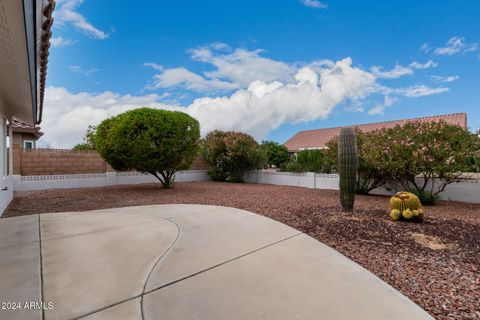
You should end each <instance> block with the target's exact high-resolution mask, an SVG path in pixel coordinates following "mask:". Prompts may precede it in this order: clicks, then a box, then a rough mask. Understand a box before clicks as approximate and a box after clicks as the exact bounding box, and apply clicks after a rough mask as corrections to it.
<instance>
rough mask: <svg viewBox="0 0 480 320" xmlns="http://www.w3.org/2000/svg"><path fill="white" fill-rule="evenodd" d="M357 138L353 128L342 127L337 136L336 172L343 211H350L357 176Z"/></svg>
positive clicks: (353, 199)
mask: <svg viewBox="0 0 480 320" xmlns="http://www.w3.org/2000/svg"><path fill="white" fill-rule="evenodd" d="M357 165H358V159H357V140H356V138H355V131H354V130H353V128H342V131H341V132H340V136H339V137H338V173H339V174H340V203H341V205H342V209H343V210H344V211H352V210H353V204H354V201H355V184H356V178H357Z"/></svg>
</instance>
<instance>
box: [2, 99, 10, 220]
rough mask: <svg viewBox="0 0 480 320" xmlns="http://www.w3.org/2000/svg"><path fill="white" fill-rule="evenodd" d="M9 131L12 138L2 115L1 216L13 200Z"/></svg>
mask: <svg viewBox="0 0 480 320" xmlns="http://www.w3.org/2000/svg"><path fill="white" fill-rule="evenodd" d="M0 103H1V102H0ZM7 130H9V133H8V135H9V136H10V137H12V131H11V128H9V129H8V128H7V125H6V118H5V117H4V116H3V115H1V114H0V216H1V215H2V213H3V211H4V210H5V209H6V208H7V206H8V204H9V203H10V201H12V199H13V179H12V169H13V168H12V160H13V158H12V148H11V147H10V145H11V142H7V137H6V134H7Z"/></svg>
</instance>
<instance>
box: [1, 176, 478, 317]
mask: <svg viewBox="0 0 480 320" xmlns="http://www.w3.org/2000/svg"><path fill="white" fill-rule="evenodd" d="M165 203H198V204H212V205H222V206H230V207H236V208H240V209H245V210H249V211H252V212H256V213H259V214H262V215H265V216H267V217H270V218H273V219H275V220H278V221H280V222H283V223H285V224H288V225H290V226H292V227H294V228H296V229H298V230H301V231H303V232H305V233H307V234H309V235H310V236H312V237H315V238H316V239H318V240H320V241H322V242H323V243H325V244H327V245H329V246H331V247H333V248H335V249H336V250H338V251H340V252H341V253H343V254H344V255H346V256H347V257H349V258H351V259H352V260H354V261H356V262H358V263H359V264H361V265H362V266H364V267H365V268H366V269H368V270H370V271H371V272H373V273H374V274H376V275H377V276H378V277H380V278H381V279H383V280H384V281H386V282H387V283H389V284H390V285H392V286H393V287H395V288H396V289H398V290H400V291H401V292H403V293H404V294H405V295H406V296H408V297H409V298H410V299H411V300H413V301H414V302H416V303H417V304H419V305H420V306H421V307H422V308H424V309H425V310H426V311H427V312H429V313H430V314H431V315H433V316H434V317H435V318H437V319H480V242H479V240H480V205H473V204H464V203H455V202H440V203H439V204H438V205H436V206H434V207H427V208H426V220H425V223H423V224H414V223H406V222H391V221H390V220H389V218H388V215H387V213H386V212H387V209H388V198H386V197H379V196H357V198H356V207H355V211H354V212H353V213H349V214H346V213H342V212H341V210H340V207H339V201H338V192H336V191H327V190H312V189H305V188H297V187H285V186H272V185H258V184H229V183H218V182H197V183H194V182H192V183H177V184H176V185H175V187H174V189H170V190H164V189H160V188H159V187H156V186H154V185H151V184H146V185H136V186H115V187H105V188H88V189H73V190H49V191H34V192H19V193H16V194H15V198H14V200H13V202H12V203H11V204H10V206H9V207H8V209H7V211H6V212H5V214H4V216H5V217H13V216H18V215H25V214H33V213H43V212H62V211H83V210H92V209H103V208H113V207H124V206H136V205H150V204H165ZM372 303H375V302H374V301H372Z"/></svg>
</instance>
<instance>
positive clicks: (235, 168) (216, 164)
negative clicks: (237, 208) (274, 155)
mask: <svg viewBox="0 0 480 320" xmlns="http://www.w3.org/2000/svg"><path fill="white" fill-rule="evenodd" d="M202 153H203V156H204V158H205V160H206V161H207V162H208V164H209V166H210V168H209V170H208V174H209V175H210V176H211V177H212V179H213V180H215V181H231V182H242V181H243V177H244V175H245V173H246V172H247V171H249V170H253V169H260V168H263V167H265V166H266V163H267V159H266V154H265V152H264V150H263V149H262V148H261V147H260V146H259V145H258V143H257V142H256V141H255V139H254V138H253V137H251V136H249V135H248V134H246V133H242V132H235V131H227V132H225V131H219V130H215V131H212V132H210V133H208V134H207V135H206V137H205V139H203V141H202Z"/></svg>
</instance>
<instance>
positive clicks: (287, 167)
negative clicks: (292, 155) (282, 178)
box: [280, 159, 305, 172]
mask: <svg viewBox="0 0 480 320" xmlns="http://www.w3.org/2000/svg"><path fill="white" fill-rule="evenodd" d="M280 171H284V172H305V169H304V168H303V167H302V166H300V164H299V163H298V162H297V161H296V160H295V159H292V160H290V161H288V162H285V163H283V164H282V165H281V166H280Z"/></svg>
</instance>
